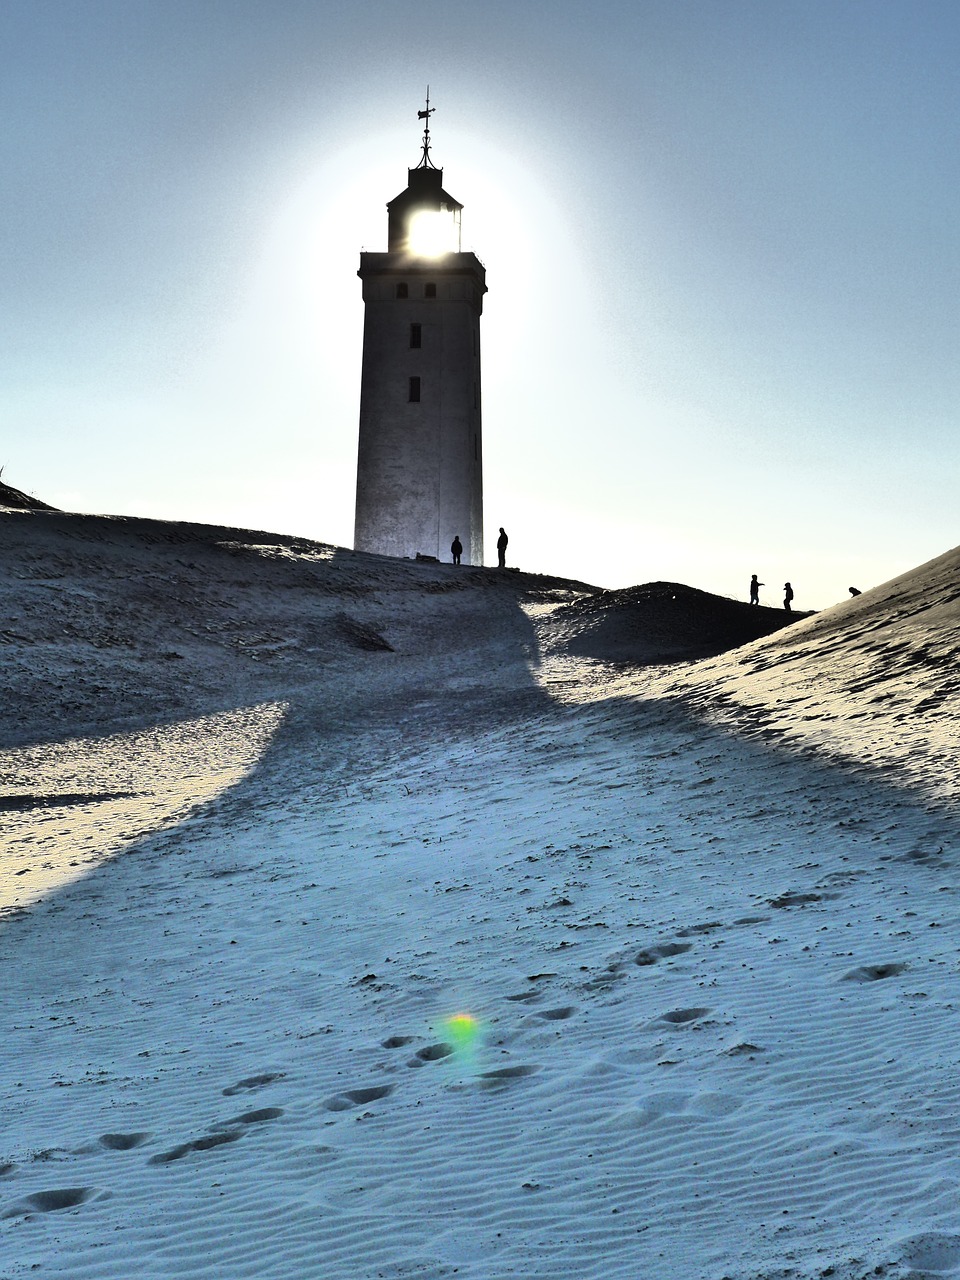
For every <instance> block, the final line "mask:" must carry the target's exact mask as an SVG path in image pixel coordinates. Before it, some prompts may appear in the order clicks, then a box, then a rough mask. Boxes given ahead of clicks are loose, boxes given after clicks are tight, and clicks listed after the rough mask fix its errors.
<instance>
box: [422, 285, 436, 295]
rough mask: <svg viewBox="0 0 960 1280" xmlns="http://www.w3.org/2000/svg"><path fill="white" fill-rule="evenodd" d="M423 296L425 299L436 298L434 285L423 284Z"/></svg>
mask: <svg viewBox="0 0 960 1280" xmlns="http://www.w3.org/2000/svg"><path fill="white" fill-rule="evenodd" d="M423 296H424V297H425V298H435V297H436V296H437V286H436V285H435V284H425V285H424V286H423Z"/></svg>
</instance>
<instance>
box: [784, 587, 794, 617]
mask: <svg viewBox="0 0 960 1280" xmlns="http://www.w3.org/2000/svg"><path fill="white" fill-rule="evenodd" d="M792 600H793V587H791V585H790V583H789V582H785V583H784V584H783V607H784V608H785V609H786V611H787V613H792V612H793V610H792V609H791V608H790V603H791V601H792Z"/></svg>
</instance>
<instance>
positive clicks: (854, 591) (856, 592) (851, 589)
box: [847, 587, 862, 596]
mask: <svg viewBox="0 0 960 1280" xmlns="http://www.w3.org/2000/svg"><path fill="white" fill-rule="evenodd" d="M847 590H848V591H849V592H850V594H851V595H852V596H859V595H861V594H862V593H861V592H859V591H858V590H857V588H856V587H847Z"/></svg>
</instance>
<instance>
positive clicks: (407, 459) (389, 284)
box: [354, 89, 487, 565]
mask: <svg viewBox="0 0 960 1280" xmlns="http://www.w3.org/2000/svg"><path fill="white" fill-rule="evenodd" d="M433 111H434V108H433V107H431V106H430V91H429V89H428V90H427V104H426V109H425V110H424V111H419V112H418V113H417V115H418V118H419V119H421V120H423V121H424V129H423V144H422V146H423V155H422V156H421V159H420V163H419V164H418V165H417V167H416V168H415V169H408V170H407V188H406V190H405V191H401V193H400V194H399V195H398V196H397V197H396V198H395V199H393V200H391V201H390V202H389V203H388V205H387V214H388V220H387V252H386V253H361V255H360V270H359V271H358V272H357V275H358V276H359V277H360V279H361V281H362V282H363V303H364V318H363V366H362V373H361V380H360V442H359V450H358V457H357V508H356V526H355V536H354V546H355V547H356V549H357V550H358V551H376V552H380V553H381V554H384V555H391V556H410V557H413V556H416V555H417V554H421V555H431V556H436V557H437V558H438V559H443V560H446V559H448V558H449V555H450V544H451V543H452V542H453V539H454V538H455V537H459V538H460V541H461V543H462V544H463V560H464V563H467V564H475V565H478V564H482V563H483V480H482V465H481V464H482V457H483V450H482V440H481V431H480V316H481V313H482V311H483V295H484V294H485V293H486V291H487V286H486V282H485V275H486V272H485V270H484V267H483V264H482V263H481V262H480V260H479V258H477V257H476V255H475V254H473V253H462V252H461V249H460V211H461V209H462V208H463V206H462V205H461V204H460V203H459V202H458V201H456V200H454V198H453V197H452V196H451V195H448V193H447V192H446V191H444V189H443V170H442V169H438V168H437V167H436V166H435V165H434V163H433V161H432V160H431V158H430V116H431V115H432V113H433Z"/></svg>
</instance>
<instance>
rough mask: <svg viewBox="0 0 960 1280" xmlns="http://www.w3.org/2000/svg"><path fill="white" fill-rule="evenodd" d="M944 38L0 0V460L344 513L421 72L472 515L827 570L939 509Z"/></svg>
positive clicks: (573, 566)
mask: <svg viewBox="0 0 960 1280" xmlns="http://www.w3.org/2000/svg"><path fill="white" fill-rule="evenodd" d="M958 66H960V7H958V6H957V5H956V4H955V3H940V2H939V0H938V2H934V0H928V2H925V0H902V2H901V0H862V2H853V0H833V2H830V3H828V2H825V0H803V2H799V0H797V2H794V0H631V3H629V4H627V3H624V4H620V3H610V4H605V5H596V4H594V5H587V4H581V3H572V2H562V0H561V2H557V3H549V2H548V3H541V2H538V3H536V4H533V3H530V4H524V3H517V2H516V0H515V2H514V3H511V4H506V3H500V2H499V0H492V2H488V3H485V4H484V5H482V6H480V5H474V4H471V5H464V4H460V3H456V2H455V0H454V2H448V3H445V4H440V3H409V4H398V3H369V2H365V0H357V2H356V3H354V4H352V5H349V6H347V5H339V6H329V7H328V6H326V5H321V4H316V3H310V4H308V3H302V2H300V0H274V2H273V3H271V4H270V5H269V6H268V5H266V4H263V3H259V2H257V3H248V2H245V0H229V2H228V0H215V2H212V3H211V2H209V0H207V2H205V0H189V2H186V0H165V2H163V3H160V2H145V3H137V0H74V2H72V3H65V2H63V0H29V2H27V0H6V2H5V3H0V106H2V118H3V120H4V125H5V127H4V130H3V142H2V164H3V174H4V179H5V181H4V191H5V199H4V200H3V202H2V204H0V237H2V245H3V279H2V287H0V323H2V339H3V340H2V343H0V464H3V465H5V468H6V470H5V471H4V479H6V480H8V481H9V482H10V483H12V484H15V485H18V486H19V487H21V488H26V489H28V490H30V491H32V492H36V493H37V494H38V495H39V496H41V497H43V498H45V499H46V500H47V501H50V502H53V503H55V504H57V505H60V506H65V507H68V508H71V509H75V510H83V511H105V512H116V513H128V514H147V515H158V516H165V517H170V518H178V519H191V520H200V521H207V520H209V521H217V522H221V521H222V522H230V523H236V524H241V525H245V526H249V527H255V528H267V529H274V530H281V531H287V532H294V533H299V534H304V535H307V536H311V537H316V538H320V539H323V540H326V541H331V542H336V543H339V544H341V545H350V543H351V541H352V528H353V526H352V520H353V484H354V467H355V456H356V431H357V410H358V401H359V362H360V342H361V326H362V306H361V301H360V285H359V281H358V280H357V279H356V274H355V273H356V269H357V266H358V254H359V251H360V249H361V248H362V247H363V248H367V249H380V248H384V247H385V244H386V212H385V209H384V205H385V203H386V201H387V200H389V199H391V198H392V197H393V196H394V195H396V194H397V193H398V192H399V191H400V190H401V189H402V188H403V186H404V185H405V181H406V169H407V166H408V165H412V164H415V163H416V161H417V156H418V139H419V126H418V124H417V119H416V111H417V108H418V106H420V105H421V101H422V96H423V91H424V87H425V85H426V84H427V83H428V82H429V83H430V85H431V97H432V100H433V105H435V106H436V108H437V113H436V115H435V116H434V118H433V141H434V159H435V160H436V162H437V163H438V164H440V165H442V166H443V167H444V170H445V184H444V185H445V186H446V187H447V189H448V190H449V191H451V192H452V193H453V194H454V195H455V196H456V197H457V198H458V199H459V200H461V201H463V203H464V205H465V209H464V214H463V228H464V247H468V248H473V249H475V250H476V252H477V253H478V254H479V255H480V257H481V258H482V259H483V260H484V262H485V264H486V266H487V273H488V284H489V286H490V293H489V294H488V297H487V305H486V310H485V315H484V321H483V343H484V349H483V359H484V406H483V407H484V452H485V486H486V502H485V508H486V527H487V534H488V546H489V547H491V548H492V539H491V536H490V535H491V534H492V535H494V536H495V535H496V531H497V526H498V525H500V524H503V525H505V526H506V527H507V529H508V531H509V532H510V535H511V560H512V561H514V562H515V563H517V564H519V565H521V566H523V567H525V568H529V569H533V570H538V571H543V572H553V573H560V574H564V575H568V576H572V577H580V578H583V579H586V580H588V581H592V582H595V583H598V584H600V585H604V586H627V585H630V584H633V583H637V582H644V581H650V580H653V579H659V578H666V579H672V580H679V581H684V582H688V583H690V584H692V585H695V586H699V587H704V588H707V589H709V590H714V591H720V592H724V593H728V594H739V595H743V594H744V593H745V590H746V583H747V580H748V579H749V576H750V573H751V572H757V573H758V574H759V575H760V578H761V579H762V580H763V581H764V582H766V583H767V584H768V587H767V589H766V591H765V593H764V598H765V599H766V600H767V601H768V602H770V603H779V599H780V594H779V587H780V586H781V584H782V583H783V581H784V580H785V579H787V578H789V579H791V580H792V581H793V583H794V587H795V589H796V591H797V600H796V603H797V605H798V606H800V607H806V606H817V607H819V606H823V605H826V604H830V603H832V602H833V601H835V600H838V599H841V598H843V597H845V596H846V589H847V586H849V585H851V584H855V585H857V586H859V587H861V588H865V587H867V586H870V585H873V584H874V583H877V582H880V581H882V580H884V579H885V578H889V577H891V576H892V575H894V574H895V573H898V572H900V571H902V570H905V569H907V568H910V567H911V566H912V565H914V564H917V563H919V562H920V561H922V560H925V559H928V558H930V557H932V556H934V555H938V554H940V553H941V552H942V551H945V550H947V549H948V548H949V547H951V546H953V545H955V544H956V543H957V542H958V541H960V535H958V534H957V532H956V527H957V520H956V511H957V500H956V488H957V466H956V461H957V453H958V448H957V443H956V442H957V430H956V418H957V410H958V405H960V366H958V360H957V349H958V337H960V220H958V217H957V196H958V190H960V182H958V168H960V159H958V156H960V148H958V145H957V144H958V138H957V134H958V131H960V110H958V96H960V93H958V88H957V67H958ZM487 558H488V561H489V560H490V559H492V556H491V555H490V554H489V553H488V557H487Z"/></svg>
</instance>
